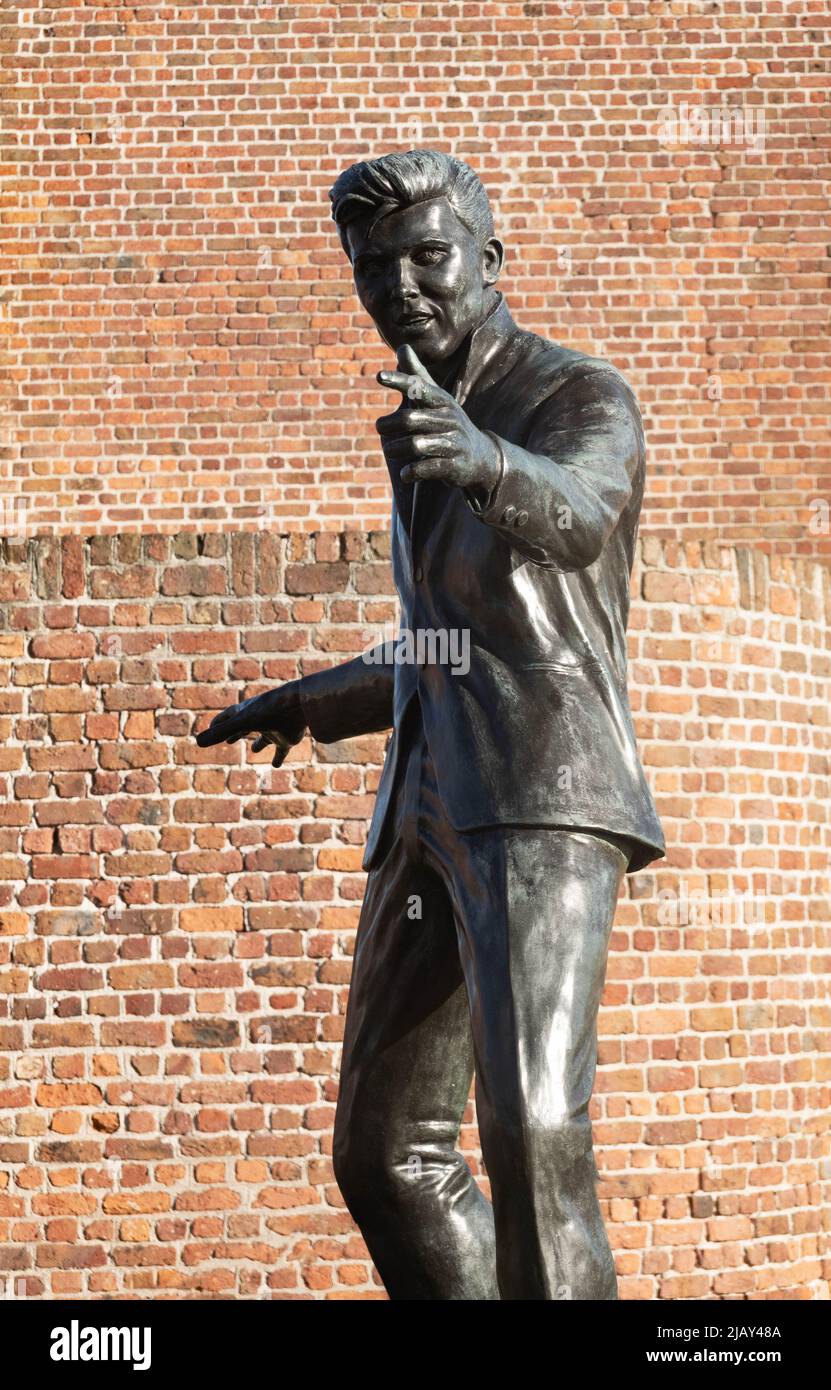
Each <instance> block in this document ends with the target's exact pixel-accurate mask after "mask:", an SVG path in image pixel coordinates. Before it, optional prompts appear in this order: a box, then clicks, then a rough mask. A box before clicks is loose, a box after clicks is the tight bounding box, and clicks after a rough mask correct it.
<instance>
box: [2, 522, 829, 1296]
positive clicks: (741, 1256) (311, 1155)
mask: <svg viewBox="0 0 831 1390" xmlns="http://www.w3.org/2000/svg"><path fill="white" fill-rule="evenodd" d="M0 561H2V563H1V564H0V609H2V617H3V619H4V622H3V624H2V628H3V634H4V635H2V637H0V675H2V681H0V688H1V689H2V690H3V692H4V693H3V695H2V697H0V699H2V708H0V728H2V734H3V740H2V748H0V781H2V793H3V794H2V797H0V1276H5V1277H6V1278H7V1279H11V1278H12V1277H15V1278H19V1279H22V1280H23V1281H24V1282H23V1286H22V1289H21V1291H22V1292H25V1293H26V1294H27V1295H29V1296H32V1297H37V1296H41V1295H48V1296H52V1297H67V1296H81V1297H89V1298H100V1297H103V1296H112V1295H119V1294H122V1295H125V1294H126V1295H136V1294H139V1295H141V1296H147V1297H159V1298H163V1297H188V1296H192V1297H234V1298H257V1297H267V1298H277V1299H364V1298H378V1297H383V1291H382V1289H381V1287H380V1285H379V1283H378V1280H377V1278H376V1277H375V1276H374V1274H373V1270H372V1267H371V1264H370V1262H369V1260H368V1257H367V1252H366V1250H365V1248H364V1246H363V1244H362V1241H361V1239H360V1236H359V1235H358V1234H357V1233H356V1231H355V1229H354V1227H353V1226H352V1223H351V1221H350V1220H349V1217H348V1214H347V1213H346V1212H345V1209H344V1207H343V1204H342V1201H341V1199H340V1196H339V1193H338V1191H337V1188H336V1186H335V1184H334V1181H333V1178H332V1167H331V1158H330V1153H331V1127H332V1119H333V1113H334V1104H335V1098H336V1093H337V1065H338V1046H339V1040H340V1037H341V1033H342V1027H343V1018H344V1010H345V1004H346V996H347V988H348V980H349V969H350V954H351V950H352V946H353V940H354V929H355V926H356V923H357V920H358V915H359V911H360V900H361V897H362V894H363V886H364V876H363V875H362V874H361V872H360V857H361V848H362V845H363V842H364V838H365V833H366V826H367V818H368V816H369V815H370V814H371V809H372V800H373V793H374V791H375V788H376V786H377V782H378V776H379V770H380V761H381V757H382V752H383V744H384V736H383V735H374V736H368V737H365V738H359V739H354V740H351V741H350V742H348V743H344V744H340V745H335V746H331V747H328V748H327V747H322V746H320V745H318V746H316V747H315V748H314V749H312V747H311V745H310V744H309V742H305V743H304V744H303V745H301V746H300V747H299V748H298V749H296V750H294V751H293V752H292V754H291V755H290V757H289V760H288V762H287V763H286V764H285V765H284V766H283V767H282V768H280V769H278V770H272V769H271V767H270V764H269V763H268V762H265V763H263V761H262V760H261V756H258V757H257V759H252V758H251V756H250V752H249V751H248V749H247V748H245V747H243V746H241V745H239V744H238V745H235V746H234V747H220V748H217V749H207V750H201V749H199V748H197V747H196V745H195V743H194V742H193V739H192V737H191V735H192V733H193V732H194V730H195V729H196V728H199V727H202V726H203V725H204V723H205V722H206V721H207V719H208V717H209V716H210V713H211V712H214V711H216V710H217V709H219V708H221V707H223V706H224V705H226V704H227V703H229V702H230V701H232V700H234V699H236V698H238V697H239V696H240V695H242V694H246V695H247V694H252V693H255V692H256V691H257V690H258V689H259V688H261V687H262V686H264V685H266V684H273V683H276V682H279V681H281V680H283V679H287V678H291V677H293V676H295V675H296V674H298V673H299V672H300V671H308V670H312V669H315V668H317V667H320V666H323V665H327V664H329V663H330V662H331V661H333V660H339V659H344V658H346V657H348V656H351V655H353V654H355V653H356V652H359V651H360V650H362V649H363V648H364V647H365V646H366V645H368V643H369V642H370V641H371V640H372V639H373V637H374V636H377V632H378V628H379V626H380V625H382V624H384V623H386V622H389V621H391V620H393V619H394V617H395V613H396V604H395V600H394V597H393V590H392V585H391V578H390V573H389V539H388V536H387V535H386V534H385V533H384V532H383V531H376V532H371V531H370V532H366V531H365V532H359V531H357V530H351V529H350V530H347V531H344V532H342V533H333V532H330V531H324V532H321V533H319V534H311V535H303V534H300V533H294V534H291V533H290V534H285V535H271V534H269V533H267V532H258V533H255V534H252V533H249V532H245V531H241V532H238V533H233V534H228V535H220V534H215V533H207V534H201V535H200V534H195V533H192V532H184V533H182V534H180V535H175V536H167V535H156V534H148V535H144V536H138V535H119V536H102V535H95V536H92V537H89V538H84V539H81V538H78V537H75V536H68V535H67V536H63V537H60V536H50V537H43V538H39V539H38V540H36V541H30V542H28V543H27V544H26V545H20V546H10V545H8V544H7V543H4V549H3V553H2V555H0ZM632 589H633V600H634V602H633V610H632V618H631V622H630V653H631V665H630V677H631V680H630V685H631V692H632V708H633V714H634V718H635V723H636V728H637V732H638V738H639V745H640V749H641V753H642V757H643V761H644V764H645V767H646V769H647V775H648V777H649V779H650V782H651V785H652V787H653V789H654V792H655V796H656V801H657V804H658V808H659V813H660V815H661V817H662V821H663V824H664V827H665V831H666V837H667V844H668V847H669V853H668V856H667V858H666V860H663V861H660V863H659V864H658V865H656V866H654V867H651V868H650V869H649V870H647V871H644V872H643V873H641V874H638V875H633V876H630V877H629V878H628V879H627V880H626V885H625V889H624V892H623V894H622V897H621V900H620V903H619V907H618V913H617V917H616V921H615V928H614V931H613V936H612V947H611V954H610V963H609V971H608V978H607V985H606V990H605V994H604V1000H603V1008H602V1012H601V1025H600V1044H599V1068H598V1079H597V1086H596V1092H595V1097H594V1099H593V1102H592V1116H593V1121H594V1126H595V1136H596V1144H597V1155H598V1165H599V1169H600V1174H601V1185H600V1193H601V1197H602V1201H603V1205H604V1214H605V1215H606V1218H607V1220H608V1223H609V1230H610V1235H611V1239H612V1243H613V1246H614V1249H615V1254H616V1259H617V1264H618V1270H619V1275H620V1284H621V1292H622V1296H623V1297H625V1298H630V1299H677V1298H706V1297H715V1298H800V1299H804V1298H823V1297H825V1298H827V1297H828V1295H829V1291H830V1288H829V1281H831V1252H829V1246H828V1213H829V1210H831V1202H829V1197H831V1138H830V1137H829V1128H830V1127H831V1122H830V1121H829V1115H830V1114H831V1107H830V1106H829V1101H831V1046H830V1044H831V1007H830V1006H829V985H828V980H829V967H831V936H829V925H828V922H829V911H828V908H829V900H830V899H831V881H830V875H829V849H831V823H830V822H829V782H828V758H829V705H830V703H831V701H830V699H829V697H831V658H829V628H831V575H829V572H828V570H827V568H826V567H825V566H823V565H821V564H818V563H816V562H813V561H810V560H804V559H793V558H790V557H778V556H767V555H763V554H760V553H758V552H755V553H754V552H751V551H747V550H742V549H736V548H734V547H732V546H728V545H726V544H719V545H716V544H715V543H705V544H703V545H702V544H701V543H700V542H698V541H695V540H689V541H684V542H679V541H669V540H664V541H662V540H660V539H659V538H657V537H655V536H647V537H643V538H642V539H641V541H640V542H639V552H638V561H637V567H636V571H635V575H634V578H633V586H632ZM702 893H703V894H706V895H707V896H708V898H709V900H710V901H709V903H708V904H702V903H701V901H700V895H701V894H702ZM745 893H754V894H757V895H759V896H758V899H756V906H755V908H754V912H753V913H751V914H750V916H749V918H748V916H747V914H746V913H745V914H744V915H742V914H741V913H739V912H738V911H737V907H736V904H737V901H738V900H739V899H740V897H741V895H742V894H745ZM662 894H663V895H665V896H661V895H662ZM723 894H726V895H727V896H726V897H724V898H722V895H723ZM666 895H669V896H666ZM697 895H698V896H697ZM759 904H761V908H759ZM673 913H674V914H675V916H674V919H673ZM474 1121H475V1114H474V1107H473V1104H472V1103H471V1106H470V1108H469V1112H468V1117H467V1123H466V1125H465V1128H464V1131H463V1137H462V1142H463V1146H464V1149H465V1151H466V1153H467V1155H468V1157H469V1159H470V1162H471V1163H472V1165H473V1168H474V1171H475V1172H477V1174H479V1175H481V1164H480V1160H479V1154H478V1148H477V1138H476V1130H475V1123H474ZM482 1181H483V1182H484V1181H485V1179H484V1177H482Z"/></svg>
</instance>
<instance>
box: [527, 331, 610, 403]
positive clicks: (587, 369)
mask: <svg viewBox="0 0 831 1390" xmlns="http://www.w3.org/2000/svg"><path fill="white" fill-rule="evenodd" d="M512 348H513V352H514V354H515V356H516V365H517V368H518V369H519V371H520V372H521V373H522V375H523V376H525V377H526V379H527V380H528V381H529V383H530V382H533V385H534V388H535V394H536V395H539V394H545V395H551V394H553V392H555V391H558V390H559V389H560V388H561V387H562V386H564V385H565V384H566V383H567V382H571V381H574V380H575V379H581V378H583V377H587V376H592V377H594V378H595V379H596V380H597V381H598V384H599V383H600V382H601V381H602V378H603V377H605V378H607V379H608V381H609V382H610V383H611V382H615V383H617V384H618V385H621V384H622V385H623V386H625V387H626V390H627V392H628V393H629V394H630V395H631V396H632V397H633V398H634V392H633V390H632V387H631V386H630V384H629V382H628V381H627V380H626V377H625V376H624V374H623V372H622V371H620V369H619V368H618V367H616V366H615V365H614V363H613V362H609V361H608V360H607V359H606V358H605V357H595V356H593V355H592V354H591V353H588V352H581V351H580V350H579V349H577V348H569V347H565V346H564V344H562V343H557V342H555V341H553V340H552V339H550V338H543V337H542V335H541V334H539V333H532V332H530V331H529V330H527V329H524V328H518V329H517V331H516V335H515V337H514V341H513V344H512Z"/></svg>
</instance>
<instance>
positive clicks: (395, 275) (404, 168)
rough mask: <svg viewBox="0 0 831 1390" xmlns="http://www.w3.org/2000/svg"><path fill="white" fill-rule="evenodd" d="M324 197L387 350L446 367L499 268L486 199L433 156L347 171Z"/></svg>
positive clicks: (469, 173)
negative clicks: (406, 347) (410, 352)
mask: <svg viewBox="0 0 831 1390" xmlns="http://www.w3.org/2000/svg"><path fill="white" fill-rule="evenodd" d="M329 197H330V198H331V200H332V216H333V218H334V219H335V222H336V223H337V227H338V231H339V233H340V239H341V243H342V245H343V249H344V251H345V252H346V254H347V256H348V257H349V260H350V261H351V263H352V273H353V275H354V277H355V288H356V290H357V292H358V298H359V299H360V301H361V303H362V305H363V306H364V308H365V309H366V311H367V313H369V314H370V315H371V317H372V319H373V320H374V322H375V326H376V328H377V329H378V332H379V333H380V335H381V337H382V338H383V340H384V342H385V343H388V344H389V346H390V347H391V348H393V349H396V348H398V347H400V346H401V345H402V344H403V343H409V344H410V345H411V346H412V347H413V348H414V349H415V351H416V352H417V354H418V356H419V357H420V358H421V360H422V362H424V363H425V364H426V365H427V366H435V365H437V364H439V363H441V362H444V361H446V359H447V358H449V357H451V356H452V355H453V353H454V352H455V351H456V350H457V348H459V347H460V345H461V344H462V342H463V341H464V339H465V338H466V337H467V335H468V333H470V332H471V330H472V329H474V328H476V327H477V325H478V324H479V323H480V322H481V320H482V319H483V318H484V316H485V314H486V313H487V311H488V309H489V308H490V306H491V304H492V302H493V299H494V295H495V291H494V290H493V285H494V284H495V282H496V279H497V276H498V275H499V272H500V270H501V268H502V261H503V258H504V251H503V248H502V243H501V242H500V241H498V240H497V239H496V237H495V236H494V234H493V217H492V215H491V209H490V203H489V202H488V195H487V193H486V192H485V190H484V188H483V186H482V184H481V182H480V180H479V178H478V177H477V175H476V174H475V173H474V172H473V170H472V169H471V168H470V167H469V166H468V165H467V164H465V163H463V162H462V160H460V159H454V158H453V156H452V155H449V154H440V153H438V152H437V151H436V150H409V151H408V152H407V153H406V154H387V155H383V156H382V157H381V158H380V159H370V160H365V161H363V162H362V163H360V164H353V165H352V166H351V168H349V169H346V170H345V171H344V173H342V174H341V176H340V178H339V179H338V181H337V183H336V184H335V186H334V188H333V189H332V190H331V192H330V194H329Z"/></svg>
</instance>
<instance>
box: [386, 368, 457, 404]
mask: <svg viewBox="0 0 831 1390" xmlns="http://www.w3.org/2000/svg"><path fill="white" fill-rule="evenodd" d="M377 380H378V382H379V384H380V385H381V386H389V387H390V388H391V389H392V390H393V391H401V392H402V394H403V395H404V396H406V398H407V400H410V401H421V402H422V403H423V404H425V405H444V404H445V403H446V402H447V400H448V395H447V392H446V391H443V390H442V389H441V387H440V386H437V385H436V384H435V382H433V381H425V380H424V378H423V377H420V376H411V375H410V373H409V372H379V373H378V377H377Z"/></svg>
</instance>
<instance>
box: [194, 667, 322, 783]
mask: <svg viewBox="0 0 831 1390" xmlns="http://www.w3.org/2000/svg"><path fill="white" fill-rule="evenodd" d="M305 732H306V721H305V718H304V716H303V710H302V706H301V704H300V697H299V694H298V693H297V686H296V682H294V681H287V682H286V684H285V685H281V686H279V687H278V689H276V690H267V691H266V692H265V694H263V695H255V696H254V697H253V699H251V700H243V701H241V702H240V703H239V704H237V705H229V706H228V707H227V709H224V710H222V711H221V713H219V714H217V715H216V716H215V718H214V719H212V720H211V723H210V724H209V726H208V728H207V729H203V730H202V733H201V734H197V735H196V742H197V743H198V744H199V747H200V748H211V747H213V745H214V744H216V743H238V742H239V740H240V739H241V738H246V737H247V736H248V735H249V734H256V735H257V738H256V740H255V742H254V743H253V744H252V745H251V752H252V753H261V752H262V750H263V749H264V748H269V747H271V746H274V748H275V749H276V751H275V753H274V757H273V758H272V760H271V765H272V767H280V765H281V764H282V762H283V760H284V758H285V756H286V754H287V753H288V751H289V749H290V748H293V747H294V745H295V744H296V743H299V742H300V740H301V739H302V738H303V735H304V734H305Z"/></svg>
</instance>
